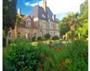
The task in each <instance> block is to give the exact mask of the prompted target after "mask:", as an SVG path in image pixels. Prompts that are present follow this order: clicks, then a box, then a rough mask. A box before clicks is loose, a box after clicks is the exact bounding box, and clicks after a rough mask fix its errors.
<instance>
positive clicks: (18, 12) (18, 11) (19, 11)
mask: <svg viewBox="0 0 90 71" xmlns="http://www.w3.org/2000/svg"><path fill="white" fill-rule="evenodd" d="M17 14H18V15H19V16H20V15H21V9H20V8H18V9H17Z"/></svg>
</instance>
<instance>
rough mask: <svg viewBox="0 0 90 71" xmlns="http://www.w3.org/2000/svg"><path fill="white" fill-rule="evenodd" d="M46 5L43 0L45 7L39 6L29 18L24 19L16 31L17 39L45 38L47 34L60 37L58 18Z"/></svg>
mask: <svg viewBox="0 0 90 71" xmlns="http://www.w3.org/2000/svg"><path fill="white" fill-rule="evenodd" d="M46 5H47V4H46V1H45V0H43V7H41V6H38V5H37V6H35V7H34V9H33V11H32V13H31V14H30V15H29V16H25V17H22V21H21V23H20V24H19V25H16V27H17V28H15V29H14V31H15V33H14V34H16V37H26V38H27V39H31V38H32V37H34V36H35V37H36V38H38V37H42V38H43V37H44V36H45V35H46V34H50V36H51V37H54V36H58V37H59V28H58V24H57V22H56V17H55V15H54V14H53V13H52V12H51V10H50V9H49V8H48V7H47V6H46ZM19 16H20V13H19Z"/></svg>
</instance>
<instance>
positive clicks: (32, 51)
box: [3, 39, 40, 71]
mask: <svg viewBox="0 0 90 71" xmlns="http://www.w3.org/2000/svg"><path fill="white" fill-rule="evenodd" d="M39 54H40V52H39V50H38V49H37V48H33V46H32V45H31V44H30V42H29V41H28V40H25V39H17V40H16V41H14V42H13V43H11V44H10V45H9V46H8V47H7V48H5V49H4V57H3V59H4V71H36V69H37V68H38V67H39V65H40V63H39V60H40V59H39V58H40V57H39Z"/></svg>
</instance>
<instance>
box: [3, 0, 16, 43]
mask: <svg viewBox="0 0 90 71" xmlns="http://www.w3.org/2000/svg"><path fill="white" fill-rule="evenodd" d="M16 2H17V0H3V33H4V35H3V36H4V37H3V38H4V39H6V38H7V33H8V31H9V28H10V27H11V28H14V25H15V21H16ZM3 41H4V40H3ZM3 43H5V41H4V42H3Z"/></svg>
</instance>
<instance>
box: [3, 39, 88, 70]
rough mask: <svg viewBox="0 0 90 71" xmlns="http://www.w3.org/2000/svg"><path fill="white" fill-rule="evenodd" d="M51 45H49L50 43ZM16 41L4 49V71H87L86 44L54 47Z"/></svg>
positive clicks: (59, 44) (71, 43)
mask: <svg viewBox="0 0 90 71" xmlns="http://www.w3.org/2000/svg"><path fill="white" fill-rule="evenodd" d="M50 44H51V43H50ZM50 44H45V43H42V42H39V43H38V44H37V45H36V46H33V45H32V44H31V42H30V41H28V40H26V39H16V40H15V41H13V42H12V43H11V44H10V45H9V46H8V47H7V48H4V55H3V56H4V57H3V59H4V64H3V65H4V71H87V70H88V43H87V41H86V40H81V39H80V40H73V41H72V42H69V43H61V41H60V42H59V43H58V45H57V43H56V44H55V42H54V45H52V46H50Z"/></svg>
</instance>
